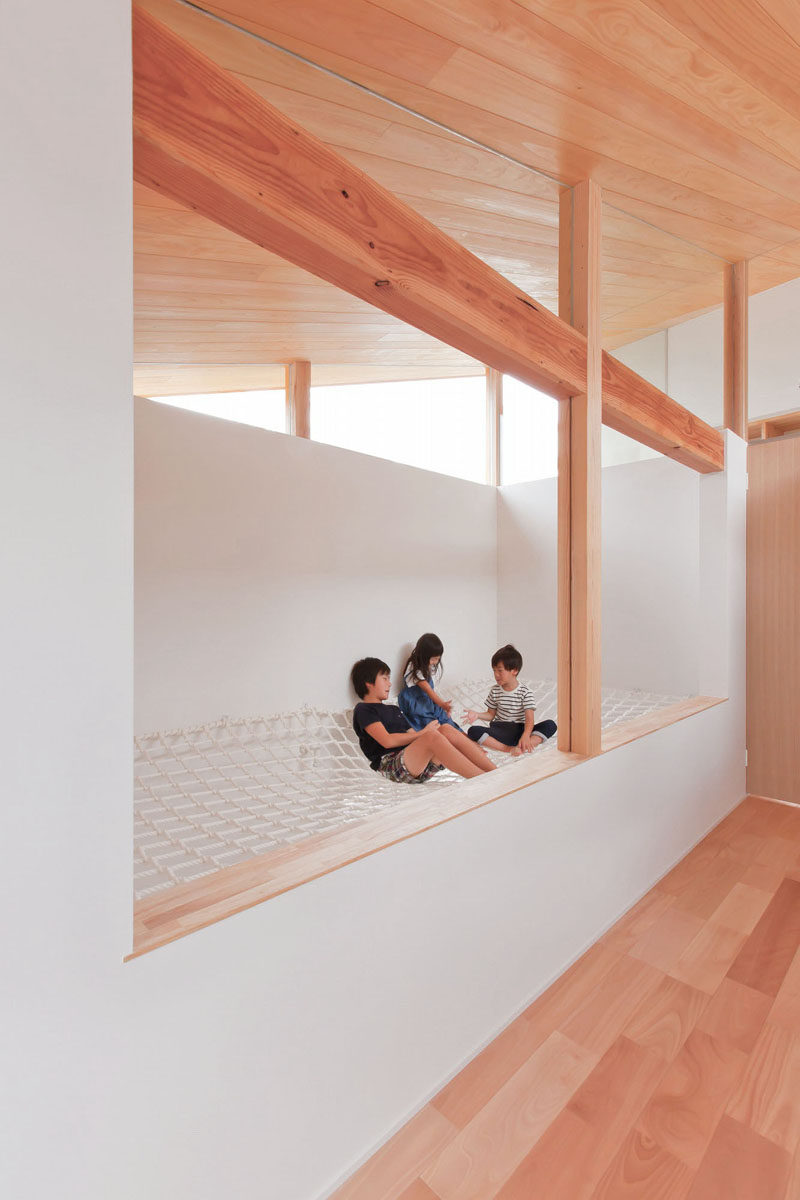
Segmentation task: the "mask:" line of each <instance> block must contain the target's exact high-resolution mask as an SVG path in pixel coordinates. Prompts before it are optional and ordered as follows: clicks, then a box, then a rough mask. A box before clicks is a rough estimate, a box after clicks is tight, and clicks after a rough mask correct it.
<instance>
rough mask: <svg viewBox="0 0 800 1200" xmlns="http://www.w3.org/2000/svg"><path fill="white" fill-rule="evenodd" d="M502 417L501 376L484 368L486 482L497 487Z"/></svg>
mask: <svg viewBox="0 0 800 1200" xmlns="http://www.w3.org/2000/svg"><path fill="white" fill-rule="evenodd" d="M502 415H503V376H502V374H501V373H500V371H495V369H494V367H487V368H486V482H487V483H489V484H491V485H492V486H493V487H497V486H498V484H499V483H500V481H501V473H500V418H501V416H502Z"/></svg>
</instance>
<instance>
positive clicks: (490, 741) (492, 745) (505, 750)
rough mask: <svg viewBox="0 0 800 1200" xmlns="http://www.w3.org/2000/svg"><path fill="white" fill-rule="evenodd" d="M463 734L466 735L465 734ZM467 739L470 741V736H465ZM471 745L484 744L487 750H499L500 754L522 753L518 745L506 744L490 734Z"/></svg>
mask: <svg viewBox="0 0 800 1200" xmlns="http://www.w3.org/2000/svg"><path fill="white" fill-rule="evenodd" d="M464 736H465V737H466V734H465V735H464ZM467 741H472V738H467ZM473 745H475V746H485V747H486V749H487V750H499V751H500V752H501V753H502V754H513V755H515V756H516V755H518V754H521V753H522V751H521V750H520V748H519V746H507V745H506V744H505V742H498V740H497V738H493V737H492V735H491V734H488V735H487V736H486V737H485V738H482V739H481V741H480V742H474V743H473Z"/></svg>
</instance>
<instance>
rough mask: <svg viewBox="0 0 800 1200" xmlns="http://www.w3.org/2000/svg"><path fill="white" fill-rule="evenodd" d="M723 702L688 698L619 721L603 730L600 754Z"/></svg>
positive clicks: (722, 698)
mask: <svg viewBox="0 0 800 1200" xmlns="http://www.w3.org/2000/svg"><path fill="white" fill-rule="evenodd" d="M725 701H726V697H724V696H689V698H688V699H686V700H678V701H677V702H676V703H675V704H669V705H667V707H666V708H657V709H656V710H655V711H654V712H650V713H645V715H644V716H643V717H633V719H632V720H630V721H620V722H619V724H618V725H610V726H609V727H608V729H604V730H603V735H602V737H601V739H600V744H601V747H602V750H601V753H603V754H605V753H606V752H607V751H609V750H616V749H617V747H618V746H625V745H627V743H628V742H635V741H636V739H637V738H640V737H645V736H646V735H647V734H648V733H655V731H656V730H657V729H665V728H666V727H667V725H674V724H675V723H676V721H683V720H685V719H686V717H693V716H694V715H695V713H699V712H705V710H706V709H707V708H714V707H715V706H716V705H717V704H724V703H725Z"/></svg>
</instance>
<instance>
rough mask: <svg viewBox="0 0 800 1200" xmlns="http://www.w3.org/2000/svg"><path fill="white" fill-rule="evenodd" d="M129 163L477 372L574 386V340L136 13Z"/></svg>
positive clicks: (141, 175) (579, 343) (577, 356)
mask: <svg viewBox="0 0 800 1200" xmlns="http://www.w3.org/2000/svg"><path fill="white" fill-rule="evenodd" d="M209 112H214V115H215V119H214V124H213V126H211V125H209V123H208V121H207V114H208V113H209ZM134 171H135V176H136V179H137V180H138V181H139V182H140V183H143V184H145V185H146V186H148V187H154V188H157V189H159V190H160V191H162V192H163V193H164V194H166V195H168V196H170V197H171V198H172V199H173V200H177V201H178V202H179V203H184V204H187V205H191V206H192V207H193V208H195V209H196V210H197V211H198V212H200V213H202V214H203V215H204V216H207V217H209V218H211V219H212V220H214V221H216V222H218V223H219V224H220V225H223V226H224V227H225V228H227V229H230V230H231V231H232V232H234V233H236V234H238V235H239V236H241V237H244V238H245V239H246V240H249V241H253V242H256V243H257V244H259V245H261V246H264V247H265V248H267V249H269V250H272V251H274V252H277V253H279V254H280V255H281V257H283V258H286V259H288V260H289V261H290V262H293V263H294V264H295V265H296V266H299V267H302V268H303V269H304V270H308V271H310V272H311V273H312V274H315V275H318V276H320V277H322V278H323V279H326V280H327V281H328V282H329V283H334V284H335V285H336V286H337V287H341V288H342V289H343V290H344V291H347V292H349V293H351V294H352V295H355V296H357V297H359V298H360V299H362V300H366V301H367V302H368V303H370V304H373V305H375V306H376V307H378V308H381V309H383V310H384V311H385V312H388V313H390V314H391V315H393V316H396V317H400V318H401V319H402V320H403V321H405V322H407V323H408V324H410V325H413V326H415V327H419V328H421V329H422V330H423V332H425V333H428V334H431V335H432V336H433V337H435V338H438V339H440V340H442V341H444V342H447V343H448V344H449V345H453V346H455V347H456V348H457V349H460V350H461V351H462V352H464V353H467V354H469V355H470V356H471V357H477V358H479V359H481V360H482V361H484V362H485V363H486V364H487V365H488V366H492V367H494V368H496V369H497V370H500V371H504V372H507V373H511V374H513V375H515V376H517V377H518V378H520V379H522V380H523V381H524V382H526V383H529V384H531V386H533V387H537V388H539V389H541V390H543V391H546V392H547V393H548V394H550V395H555V396H562V397H566V396H568V395H571V394H573V393H574V392H575V391H576V390H578V389H580V388H581V387H583V386H585V372H586V367H585V353H586V352H585V338H584V337H583V336H582V335H581V334H579V333H578V332H577V331H576V330H574V329H572V328H571V327H570V326H568V325H566V324H565V323H564V322H562V321H559V319H558V318H557V317H555V316H554V315H553V314H552V313H550V312H548V311H547V309H545V308H543V307H542V306H541V305H540V304H539V303H538V302H537V301H535V300H533V299H531V298H530V297H529V296H526V295H525V294H524V293H523V292H521V291H520V289H518V288H515V287H514V286H513V285H512V284H510V283H509V282H508V281H507V280H506V279H504V278H503V277H502V276H501V275H499V274H498V273H497V272H496V271H493V270H492V269H491V268H490V267H488V266H487V265H486V264H485V263H483V262H482V261H481V260H480V259H478V258H476V257H475V256H474V255H472V254H470V253H469V251H468V250H466V249H464V248H463V247H462V246H460V245H458V243H456V242H454V241H453V240H452V239H451V238H449V237H447V235H446V234H444V233H442V232H441V231H440V230H439V229H437V228H436V226H434V225H433V224H431V223H430V222H429V221H426V220H424V219H423V218H422V217H420V216H419V215H418V214H417V213H415V212H414V211H413V210H412V209H410V208H409V207H408V206H407V205H405V204H403V203H402V202H401V201H399V200H397V199H396V198H395V197H394V196H393V195H392V194H391V193H390V192H389V191H387V190H386V189H385V188H383V187H381V186H380V185H378V184H377V183H375V182H374V181H373V180H372V179H370V178H369V177H368V176H367V175H366V174H364V173H363V172H362V171H360V170H359V169H358V168H357V167H354V166H353V165H351V164H350V163H349V162H346V161H345V160H344V159H343V158H342V157H341V156H340V155H338V154H336V153H335V152H334V151H332V150H331V149H329V148H328V147H327V146H326V145H325V144H324V143H323V142H321V141H320V140H319V139H318V138H315V137H313V136H311V135H310V134H308V133H306V132H305V131H303V130H302V129H301V128H300V127H299V126H298V125H297V124H295V123H293V122H289V121H288V120H287V119H286V118H285V117H284V116H283V115H282V114H281V113H280V112H279V111H278V110H277V109H275V108H274V107H273V106H272V105H269V104H268V103H267V102H266V101H264V100H263V99H261V97H259V96H258V95H257V94H256V93H255V92H253V91H251V90H250V89H248V88H246V87H244V86H242V85H241V84H240V83H238V82H237V81H236V80H234V79H233V78H232V77H231V76H230V75H229V74H227V73H226V72H224V71H222V70H220V69H219V68H218V67H217V66H216V65H215V64H214V63H213V62H212V61H211V60H210V59H208V58H206V57H205V56H204V55H202V54H199V53H198V52H197V51H195V50H194V49H193V48H192V47H190V46H189V45H188V44H187V43H186V42H185V41H183V40H182V39H180V38H178V37H176V36H175V35H174V34H173V33H171V32H170V30H168V29H167V28H166V26H164V25H162V24H160V23H159V22H157V21H155V20H154V19H153V18H152V17H150V16H149V15H148V14H147V13H145V12H144V11H142V10H141V9H139V8H134Z"/></svg>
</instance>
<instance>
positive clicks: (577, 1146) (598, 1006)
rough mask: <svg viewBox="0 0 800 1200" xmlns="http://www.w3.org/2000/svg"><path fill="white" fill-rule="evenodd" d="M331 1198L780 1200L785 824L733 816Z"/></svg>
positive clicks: (794, 987) (784, 1148)
mask: <svg viewBox="0 0 800 1200" xmlns="http://www.w3.org/2000/svg"><path fill="white" fill-rule="evenodd" d="M790 1179H791V1182H790ZM337 1200H800V812H798V811H796V810H793V809H790V810H787V809H786V808H785V806H780V805H777V804H774V803H772V802H770V801H766V800H761V799H758V798H749V799H748V800H747V801H745V802H744V803H743V804H742V805H740V806H739V808H737V809H736V810H735V811H734V812H733V813H731V814H730V815H729V816H728V817H727V818H726V819H725V820H724V821H723V822H721V824H720V825H719V826H718V827H717V828H716V829H715V830H713V831H712V832H711V834H709V836H708V837H707V838H706V839H705V840H704V841H703V842H701V843H700V844H699V845H698V846H697V847H695V848H694V850H692V851H691V853H690V854H689V855H687V857H686V858H685V859H684V860H683V861H682V862H680V863H678V864H677V866H676V867H675V868H673V870H672V871H671V872H670V873H669V875H668V876H666V878H665V879H664V880H662V881H661V882H660V883H659V884H658V885H656V887H655V888H653V889H652V890H651V891H650V892H649V893H648V894H647V895H646V896H644V897H642V899H641V900H640V901H639V902H638V903H637V904H635V905H633V906H632V908H631V909H630V911H629V912H628V913H626V914H625V915H624V916H623V917H622V918H621V920H620V921H619V922H618V923H617V925H616V926H615V927H614V928H613V929H611V930H609V932H608V933H607V934H606V935H605V937H603V938H601V939H600V940H599V941H598V942H597V943H596V944H595V945H594V946H592V947H591V949H590V950H589V951H588V952H587V953H586V954H585V955H583V957H582V958H581V959H579V960H578V961H577V962H576V963H574V964H573V965H572V966H571V967H570V968H569V969H568V970H567V971H566V972H565V973H564V974H563V975H562V976H561V977H560V978H559V979H558V980H557V981H556V982H555V983H554V984H553V985H552V987H550V988H548V989H547V991H545V992H544V993H543V994H542V995H541V996H540V997H538V998H537V999H536V1000H535V1001H534V1002H533V1003H532V1004H531V1005H530V1006H529V1007H528V1008H527V1009H526V1010H525V1012H524V1013H522V1015H521V1016H520V1017H518V1018H517V1019H516V1020H515V1021H513V1022H512V1023H511V1024H510V1025H509V1026H508V1028H507V1029H506V1030H505V1031H504V1032H503V1033H502V1034H500V1036H499V1037H498V1038H496V1039H495V1041H494V1042H492V1043H491V1045H489V1046H488V1047H486V1049H485V1050H484V1051H482V1052H481V1053H480V1054H478V1055H477V1056H476V1057H475V1059H473V1061H472V1062H471V1063H470V1064H469V1065H468V1066H467V1067H465V1068H464V1070H463V1071H461V1072H460V1073H459V1074H458V1075H457V1076H456V1077H455V1078H454V1079H453V1080H452V1081H451V1082H450V1083H449V1084H447V1086H446V1087H444V1088H443V1089H442V1091H441V1092H440V1093H439V1094H438V1096H436V1097H435V1098H434V1099H433V1100H432V1101H431V1103H430V1104H428V1105H426V1107H425V1108H424V1109H423V1110H422V1111H421V1113H420V1114H418V1116H417V1117H415V1118H414V1120H413V1121H412V1122H410V1123H409V1125H407V1126H406V1127H405V1128H404V1129H403V1130H401V1131H400V1133H398V1134H397V1135H396V1137H395V1138H393V1139H392V1140H391V1141H390V1142H389V1143H388V1144H387V1145H386V1146H385V1147H384V1148H383V1149H382V1150H381V1151H380V1152H379V1153H378V1154H377V1155H376V1156H375V1157H374V1158H373V1159H372V1160H371V1161H370V1162H369V1163H367V1164H365V1166H364V1167H362V1168H361V1170H360V1171H359V1172H357V1173H356V1175H355V1176H354V1177H353V1179H351V1180H350V1181H349V1182H348V1183H347V1184H345V1185H344V1188H343V1189H340V1191H339V1192H338V1193H337Z"/></svg>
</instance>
